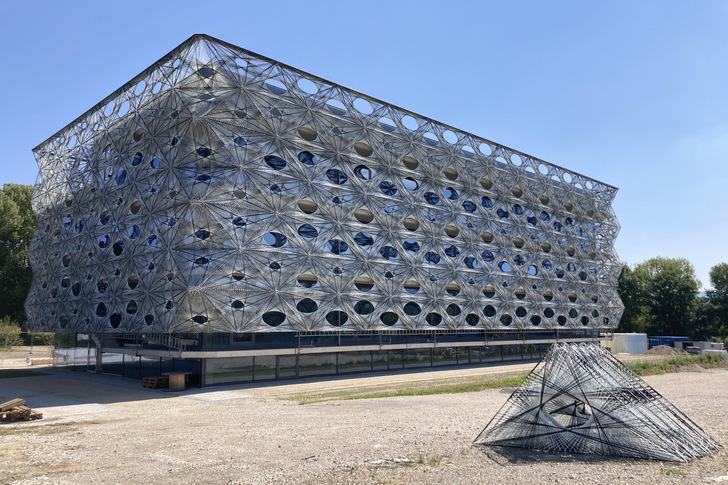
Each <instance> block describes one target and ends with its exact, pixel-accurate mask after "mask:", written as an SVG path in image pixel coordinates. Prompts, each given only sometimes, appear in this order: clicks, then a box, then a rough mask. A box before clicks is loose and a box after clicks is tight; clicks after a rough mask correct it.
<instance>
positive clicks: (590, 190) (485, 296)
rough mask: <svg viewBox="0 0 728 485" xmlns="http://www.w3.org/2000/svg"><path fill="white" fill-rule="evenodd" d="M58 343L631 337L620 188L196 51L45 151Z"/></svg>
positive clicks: (151, 73)
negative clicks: (132, 336)
mask: <svg viewBox="0 0 728 485" xmlns="http://www.w3.org/2000/svg"><path fill="white" fill-rule="evenodd" d="M34 153H35V156H36V159H37V161H38V165H39V168H40V173H39V176H38V179H37V182H36V185H35V190H34V193H33V197H32V206H33V210H34V212H35V214H36V218H37V227H36V233H35V236H34V239H33V241H32V243H31V248H30V252H29V257H30V264H31V266H32V269H33V275H34V279H33V285H32V288H31V290H30V293H29V296H28V299H27V303H26V312H27V316H28V319H29V322H30V326H31V328H32V329H34V330H36V331H55V332H81V333H115V332H123V333H135V332H136V333H173V332H176V333H184V332H194V333H204V332H269V331H277V332H281V331H283V332H286V331H287V332H291V331H295V332H298V331H303V332H308V331H327V330H328V331H371V330H389V329H399V330H411V329H414V330H417V329H435V330H436V329H447V330H453V329H471V328H484V329H503V330H512V329H525V330H529V331H530V330H539V329H544V330H548V331H553V330H554V329H563V330H564V331H568V330H569V329H579V330H583V329H595V330H599V329H603V330H607V331H611V330H613V329H614V328H616V326H617V323H618V321H619V318H620V316H621V313H622V310H623V307H622V303H621V301H620V299H619V296H618V295H617V293H616V290H615V286H616V280H617V277H618V276H619V273H620V270H621V264H620V262H619V261H618V259H617V257H616V255H615V253H614V249H613V242H614V238H615V237H616V235H617V232H618V230H619V225H618V223H617V221H616V219H615V216H614V214H613V212H612V209H611V202H612V200H613V198H614V196H615V194H616V191H617V189H616V188H614V187H612V186H609V185H607V184H604V183H601V182H598V181H596V180H593V179H590V178H588V177H585V176H583V175H580V174H578V173H576V172H573V171H570V170H567V169H564V168H561V167H559V166H556V165H553V164H550V163H547V162H545V161H543V160H539V159H537V158H534V157H531V156H529V155H526V154H524V153H521V152H518V151H516V150H512V149H510V148H507V147H505V146H502V145H499V144H497V143H494V142H491V141H489V140H486V139H483V138H479V137H477V136H474V135H472V134H469V133H465V132H463V131H460V130H457V129H455V128H453V127H450V126H447V125H444V124H442V123H438V122H436V121H434V120H431V119H428V118H426V117H424V116H421V115H418V114H416V113H412V112H410V111H407V110H404V109H401V108H398V107H396V106H393V105H391V104H387V103H385V102H383V101H380V100H378V99H375V98H372V97H370V96H366V95H364V94H362V93H358V92H356V91H353V90H351V89H347V88H345V87H342V86H339V85H337V84H335V83H332V82H330V81H327V80H325V79H321V78H319V77H316V76H314V75H311V74H308V73H306V72H304V71H301V70H299V69H295V68H292V67H290V66H286V65H284V64H281V63H279V62H277V61H274V60H272V59H268V58H266V57H263V56H260V55H257V54H254V53H252V52H249V51H247V50H245V49H242V48H239V47H236V46H234V45H231V44H228V43H225V42H222V41H219V40H217V39H214V38H211V37H209V36H206V35H194V36H192V37H191V38H190V39H188V40H187V41H185V42H184V43H182V44H181V45H180V46H178V47H177V48H175V49H174V50H173V51H172V52H170V53H169V54H167V55H166V56H164V57H163V58H162V59H160V60H159V61H158V62H157V63H155V64H154V65H152V66H151V67H149V68H148V69H146V70H145V71H143V72H142V73H140V74H139V75H138V76H136V77H134V78H133V79H132V80H131V81H129V82H128V83H127V84H125V85H124V86H122V87H121V88H119V89H118V90H117V91H115V92H114V93H112V94H111V95H110V96H108V97H107V98H106V99H104V100H103V101H101V102H100V103H98V104H97V105H96V106H94V107H93V108H91V109H90V110H88V111H87V112H86V113H84V114H83V115H81V116H80V117H79V118H77V119H76V120H74V121H73V122H71V123H70V124H68V125H67V126H66V127H64V128H63V129H61V130H60V131H59V132H58V133H56V134H55V135H53V136H52V137H50V138H49V139H48V140H46V141H45V142H43V143H41V144H40V145H39V146H38V147H36V148H35V149H34Z"/></svg>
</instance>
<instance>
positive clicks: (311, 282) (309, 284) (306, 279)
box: [296, 273, 318, 288]
mask: <svg viewBox="0 0 728 485" xmlns="http://www.w3.org/2000/svg"><path fill="white" fill-rule="evenodd" d="M296 281H298V284H299V285H301V286H303V287H304V288H313V287H314V286H316V283H318V277H317V276H316V275H314V274H311V273H302V274H300V275H298V278H296Z"/></svg>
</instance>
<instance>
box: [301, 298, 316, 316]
mask: <svg viewBox="0 0 728 485" xmlns="http://www.w3.org/2000/svg"><path fill="white" fill-rule="evenodd" d="M296 310H298V311H299V312H301V313H314V312H315V311H317V310H318V303H316V302H315V301H313V300H312V299H310V298H304V299H303V300H301V301H299V302H298V303H297V304H296Z"/></svg>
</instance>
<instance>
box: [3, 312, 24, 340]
mask: <svg viewBox="0 0 728 485" xmlns="http://www.w3.org/2000/svg"><path fill="white" fill-rule="evenodd" d="M22 344H23V339H22V338H21V336H20V326H19V325H17V324H16V323H15V322H13V321H12V320H10V318H8V317H4V318H2V319H0V347H13V346H16V345H22Z"/></svg>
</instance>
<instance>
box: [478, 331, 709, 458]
mask: <svg viewBox="0 0 728 485" xmlns="http://www.w3.org/2000/svg"><path fill="white" fill-rule="evenodd" d="M475 444H481V445H497V446H509V447H516V448H527V449H533V450H543V451H558V452H567V453H594V454H601V455H615V456H624V457H631V458H646V459H653V460H664V461H679V462H686V461H689V460H693V459H696V458H700V457H704V456H707V455H710V454H712V453H713V452H715V451H716V450H717V449H718V447H719V445H718V444H717V443H716V442H715V441H714V440H713V439H712V438H711V437H710V436H708V435H707V434H706V433H705V432H704V431H703V430H702V429H701V428H700V427H699V426H698V425H696V424H695V423H693V422H692V421H691V420H690V419H689V418H688V417H687V416H685V415H684V414H683V413H682V412H680V410H678V409H677V408H676V407H675V406H673V405H672V404H671V403H670V402H669V401H667V400H666V399H665V398H664V397H662V396H661V395H660V394H658V393H657V391H655V390H654V389H653V388H652V387H650V386H649V385H648V384H647V383H646V382H645V381H644V380H642V379H641V378H640V377H638V376H637V375H636V374H634V373H633V372H632V371H631V370H630V369H629V368H627V367H626V366H625V365H624V364H622V363H621V362H620V361H619V360H617V359H616V358H615V357H614V356H612V355H611V354H610V353H609V351H608V350H606V349H604V348H602V347H600V346H599V345H597V344H554V345H553V347H552V348H551V350H550V351H549V352H548V353H547V354H546V355H545V356H544V357H543V359H541V362H539V364H538V365H537V366H536V367H535V368H534V370H533V371H532V372H531V373H530V374H529V375H528V376H527V377H526V379H525V380H524V382H523V383H522V384H521V385H520V386H519V387H518V389H516V391H515V392H514V393H513V394H512V395H511V397H510V398H509V399H508V401H507V402H506V403H505V404H504V405H503V407H502V408H501V409H500V410H499V411H498V413H497V414H496V415H495V417H493V419H492V420H491V421H490V423H488V426H486V428H485V429H484V430H483V431H482V432H481V433H480V435H479V436H478V438H477V439H476V440H475Z"/></svg>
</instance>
